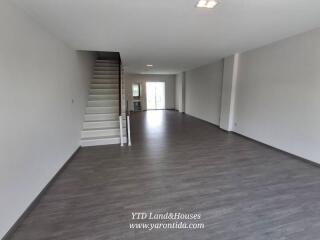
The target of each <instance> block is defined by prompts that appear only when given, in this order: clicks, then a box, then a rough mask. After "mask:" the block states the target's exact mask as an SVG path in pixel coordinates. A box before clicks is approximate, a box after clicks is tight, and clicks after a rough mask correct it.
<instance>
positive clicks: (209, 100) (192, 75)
mask: <svg viewBox="0 0 320 240" xmlns="http://www.w3.org/2000/svg"><path fill="white" fill-rule="evenodd" d="M222 73H223V61H219V62H215V63H213V64H210V65H206V66H203V67H200V68H197V69H194V70H191V71H188V72H186V76H185V84H186V86H185V88H186V89H185V94H186V95H185V112H186V113H187V114H189V115H192V116H194V117H197V118H200V119H203V120H205V121H208V122H210V123H213V124H216V125H219V122H220V107H221V88H222Z"/></svg>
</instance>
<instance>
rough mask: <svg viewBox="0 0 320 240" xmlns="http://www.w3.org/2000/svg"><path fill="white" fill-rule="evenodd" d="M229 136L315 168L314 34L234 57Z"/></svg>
mask: <svg viewBox="0 0 320 240" xmlns="http://www.w3.org/2000/svg"><path fill="white" fill-rule="evenodd" d="M235 103H236V105H235V115H234V121H235V125H236V126H235V127H234V131H235V132H238V133H241V134H243V135H245V136H248V137H250V138H253V139H256V140H258V141H260V142H263V143H266V144H268V145H271V146H274V147H276V148H279V149H282V150H284V151H287V152H290V153H292V154H295V155H298V156H301V157H303V158H306V159H309V160H313V161H315V162H318V163H320V150H319V146H320V125H319V123H320V30H316V31H313V32H309V33H305V34H302V35H299V36H295V37H292V38H289V39H286V40H283V41H280V42H277V43H274V44H272V45H268V46H265V47H262V48H259V49H256V50H251V51H248V52H246V53H243V54H241V55H240V61H239V72H238V80H237V88H236V101H235Z"/></svg>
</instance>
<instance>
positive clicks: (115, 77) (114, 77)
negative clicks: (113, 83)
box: [93, 74, 119, 81]
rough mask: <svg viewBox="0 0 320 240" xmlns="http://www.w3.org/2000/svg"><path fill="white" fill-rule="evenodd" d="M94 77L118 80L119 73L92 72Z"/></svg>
mask: <svg viewBox="0 0 320 240" xmlns="http://www.w3.org/2000/svg"><path fill="white" fill-rule="evenodd" d="M93 78H94V79H112V80H118V81H119V75H118V74H94V75H93Z"/></svg>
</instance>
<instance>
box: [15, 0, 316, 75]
mask: <svg viewBox="0 0 320 240" xmlns="http://www.w3.org/2000/svg"><path fill="white" fill-rule="evenodd" d="M12 1H13V2H15V3H16V4H17V5H18V6H20V7H21V8H23V9H24V10H25V11H26V12H27V13H28V14H30V15H32V16H33V17H34V18H35V20H37V21H38V22H40V23H42V24H43V25H44V26H45V27H46V28H48V29H49V30H50V31H51V32H53V33H54V34H56V36H58V37H60V38H61V39H63V40H64V41H66V42H67V43H68V44H69V45H71V46H72V47H73V48H75V49H78V50H92V51H120V52H121V56H122V60H123V62H124V65H125V69H126V71H127V72H135V73H177V72H180V71H183V70H188V69H192V68H195V67H197V66H200V65H203V64H207V63H210V62H212V61H215V60H217V59H219V58H222V57H225V56H228V55H231V54H233V53H235V52H241V51H244V50H248V49H251V48H256V47H259V46H262V45H265V44H267V43H270V42H273V41H276V40H280V39H283V38H286V37H288V36H292V35H295V34H297V33H301V32H304V31H307V30H311V29H314V28H317V27H320V1H319V0H306V1H304V0H220V4H219V5H218V6H217V7H216V8H214V9H212V10H209V9H198V8H195V5H196V3H197V0H12ZM146 64H153V65H154V67H153V68H152V69H151V70H147V68H146V67H145V65H146Z"/></svg>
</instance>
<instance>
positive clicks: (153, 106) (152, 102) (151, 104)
mask: <svg viewBox="0 0 320 240" xmlns="http://www.w3.org/2000/svg"><path fill="white" fill-rule="evenodd" d="M146 91H147V110H157V109H165V105H166V103H165V83H164V82H146Z"/></svg>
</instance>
